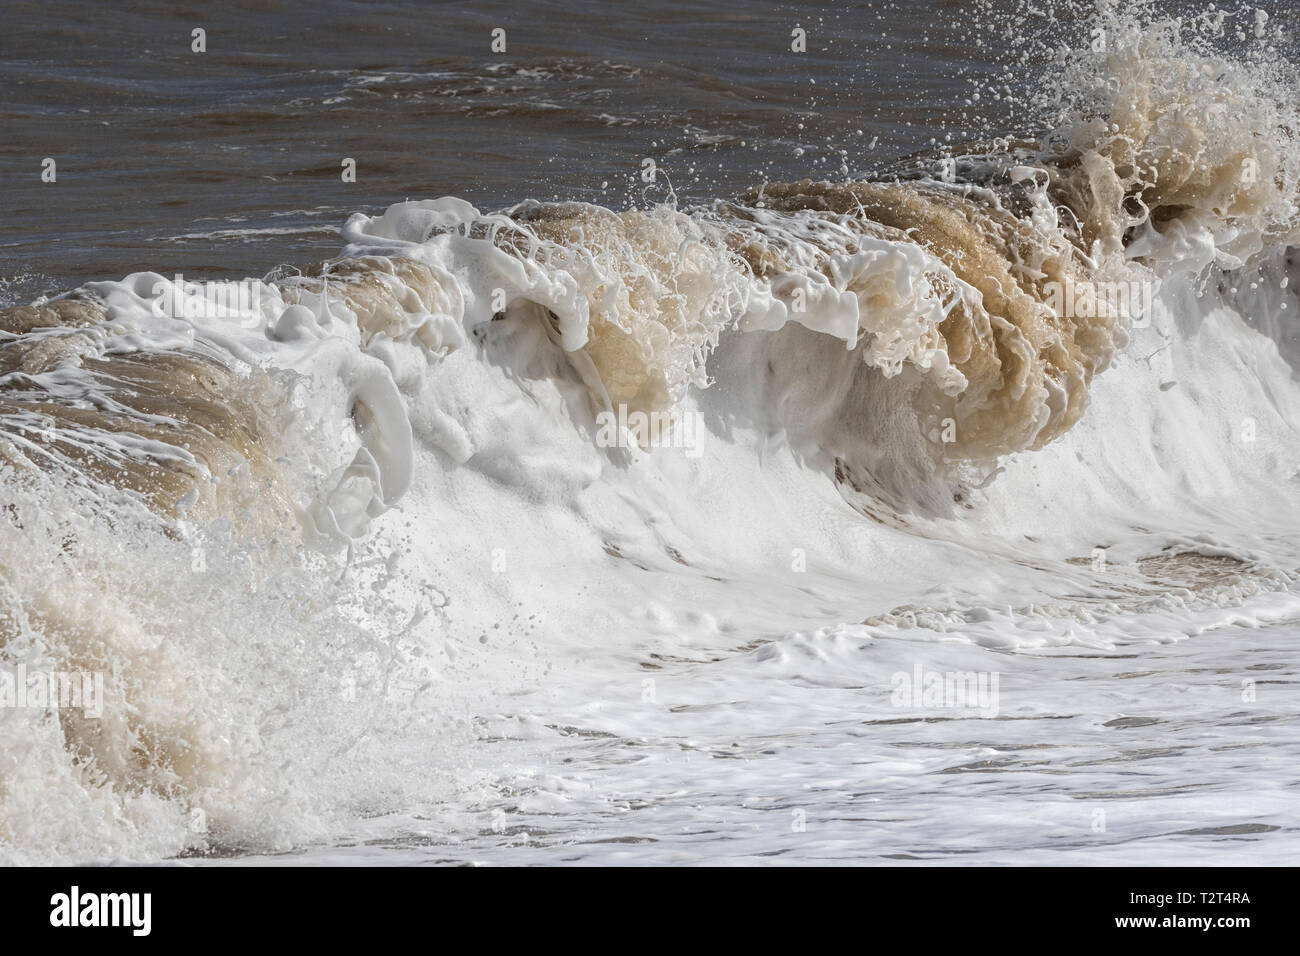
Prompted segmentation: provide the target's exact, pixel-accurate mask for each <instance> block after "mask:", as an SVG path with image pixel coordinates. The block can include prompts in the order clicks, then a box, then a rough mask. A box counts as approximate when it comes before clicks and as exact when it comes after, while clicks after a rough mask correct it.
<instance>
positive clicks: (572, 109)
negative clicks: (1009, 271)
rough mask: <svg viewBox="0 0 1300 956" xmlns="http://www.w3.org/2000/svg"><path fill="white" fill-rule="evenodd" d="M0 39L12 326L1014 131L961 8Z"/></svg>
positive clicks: (277, 13)
mask: <svg viewBox="0 0 1300 956" xmlns="http://www.w3.org/2000/svg"><path fill="white" fill-rule="evenodd" d="M5 20H6V23H5V28H4V32H3V35H2V36H0V85H2V86H3V88H4V90H5V96H4V105H3V107H2V109H3V123H4V136H3V137H0V177H2V178H3V191H2V195H3V200H2V201H3V205H4V221H5V223H6V229H5V232H4V236H3V239H0V278H2V279H4V280H5V284H6V288H5V289H4V291H3V293H2V294H3V298H4V299H5V300H6V301H10V302H12V301H16V300H19V299H27V298H30V297H32V296H33V295H36V294H40V293H44V292H54V291H58V290H61V289H65V288H68V287H70V286H74V285H77V284H79V283H80V282H82V281H86V280H87V279H90V278H101V277H110V276H111V277H115V276H118V275H121V274H125V273H128V272H131V271H133V270H137V269H152V270H156V271H159V272H162V273H170V272H172V271H185V272H190V273H194V274H200V273H202V274H205V275H210V276H213V277H223V276H237V275H249V274H252V275H261V274H263V273H265V272H266V271H267V270H268V269H270V268H271V267H272V266H274V265H275V264H276V263H279V262H293V263H302V262H308V261H312V260H315V259H319V258H321V257H324V256H327V255H330V254H332V253H333V252H334V251H335V250H336V247H337V229H338V227H339V226H340V225H341V223H342V222H343V221H344V219H346V217H347V216H348V215H349V214H350V213H352V212H354V211H359V210H360V211H373V210H375V209H378V208H382V207H383V206H385V205H387V204H389V203H392V202H396V201H400V200H402V199H406V198H428V197H435V196H439V195H447V194H452V195H458V196H462V197H464V198H466V199H469V200H470V201H471V202H474V203H476V204H480V205H481V206H485V207H492V208H495V207H499V206H502V205H505V204H508V203H512V202H516V201H519V200H522V199H525V198H537V199H556V198H560V199H578V200H588V201H593V202H600V203H602V204H604V205H612V206H621V205H630V204H642V203H645V202H649V201H658V200H663V199H665V198H667V197H668V196H669V194H670V193H669V189H670V187H671V189H672V190H674V191H675V193H676V195H677V196H678V198H679V199H680V200H681V201H697V200H707V199H711V198H715V197H727V196H730V195H733V194H735V193H737V192H739V191H741V190H743V189H745V188H748V187H750V186H753V185H755V184H756V183H759V182H761V181H763V180H764V179H765V178H772V179H797V178H803V177H811V178H838V177H842V176H844V175H846V174H861V173H864V172H867V171H870V170H872V169H873V168H878V167H879V166H881V165H883V164H886V163H888V162H889V161H890V160H893V159H896V158H898V157H899V156H902V155H906V154H908V153H911V152H914V151H917V150H922V149H926V148H928V147H931V146H932V145H933V143H934V142H935V141H936V140H942V138H943V137H944V136H945V135H952V136H954V137H959V138H964V137H967V136H969V135H971V134H972V133H975V132H979V133H986V132H989V131H996V130H999V129H1010V128H1012V124H1013V122H1014V116H1013V114H1014V110H1013V108H1012V105H1013V103H1014V98H1013V97H1005V98H1004V99H1002V100H998V99H995V98H994V97H990V96H988V95H987V93H986V94H985V96H984V97H983V98H982V99H981V100H979V101H970V94H971V90H972V89H973V86H972V81H974V82H976V83H978V84H979V85H980V86H981V87H983V88H986V89H987V86H988V84H989V83H990V82H991V81H992V80H993V78H995V77H997V76H999V75H1000V71H1001V70H1002V67H1001V65H1000V63H999V60H1005V59H1006V55H1007V52H1008V51H1007V50H1006V49H998V48H997V47H995V46H993V45H990V44H987V43H981V42H979V34H980V30H981V24H979V23H975V22H972V20H971V17H970V15H969V13H968V11H965V10H963V6H962V4H960V3H958V2H954V0H949V2H941V3H919V2H918V3H877V2H873V3H840V4H825V5H814V4H788V3H767V2H752V0H751V2H745V3H729V4H725V5H717V4H711V3H700V2H693V0H688V2H680V0H677V2H646V3H636V4H608V3H599V2H592V0H577V2H574V0H566V2H563V3H558V2H549V0H548V2H540V3H529V4H519V3H503V2H489V3H360V2H344V0H325V2H321V3H313V4H310V5H296V4H287V3H273V2H236V3H229V4H223V5H221V6H219V7H217V8H209V7H207V6H204V5H196V4H187V3H162V2H139V3H133V4H130V5H129V6H121V5H117V4H113V5H110V4H77V3H61V2H53V3H49V2H18V3H10V4H7V5H6V11H5ZM1043 26H1044V27H1045V26H1046V25H1043ZM200 27H201V28H202V29H204V30H205V31H206V46H207V51H206V52H205V53H195V52H192V51H191V42H192V41H191V33H192V31H193V30H194V29H195V28H200ZM498 27H499V28H501V29H504V30H505V31H506V51H505V52H504V53H494V52H493V51H492V49H491V44H492V31H493V29H495V28H498ZM796 27H799V28H802V29H804V30H806V31H807V51H806V52H805V53H801V54H800V53H795V52H793V51H792V50H791V44H792V31H793V30H794V29H795V28H796ZM995 50H996V51H997V52H996V53H995V52H994V51H995ZM45 157H51V158H53V159H54V160H55V161H56V163H57V181H56V182H55V183H53V184H47V183H43V182H42V181H41V175H40V174H41V163H42V160H43V159H44V158H45ZM347 157H351V158H353V159H355V160H356V164H357V180H356V182H355V183H344V182H343V181H342V179H341V162H342V160H343V159H344V158H347ZM646 158H653V159H654V160H655V162H656V164H657V166H658V167H659V170H660V172H661V175H660V176H659V177H658V179H657V182H656V183H655V184H654V185H653V186H649V187H647V185H646V184H645V183H643V182H642V180H641V177H640V173H641V169H642V162H643V160H644V159H646Z"/></svg>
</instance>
